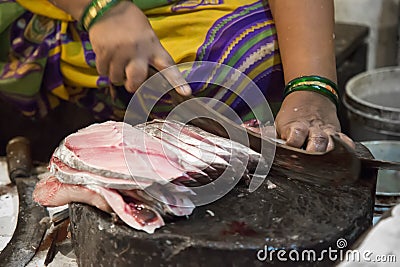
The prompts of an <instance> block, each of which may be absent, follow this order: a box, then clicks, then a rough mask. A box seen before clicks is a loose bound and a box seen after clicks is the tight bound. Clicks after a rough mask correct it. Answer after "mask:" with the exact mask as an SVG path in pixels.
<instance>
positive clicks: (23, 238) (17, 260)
mask: <svg viewBox="0 0 400 267" xmlns="http://www.w3.org/2000/svg"><path fill="white" fill-rule="evenodd" d="M15 183H16V186H17V188H18V197H19V212H18V222H17V227H16V229H15V232H14V235H13V236H12V238H11V240H10V242H9V243H8V244H7V246H6V247H5V248H4V250H3V251H2V252H1V254H0V266H7V267H13V266H15V267H20V266H25V265H27V264H28V263H29V261H30V260H31V259H32V258H33V256H34V255H35V253H36V250H37V249H38V248H39V246H40V243H41V241H42V239H43V236H44V234H45V232H46V227H47V225H46V224H41V223H40V221H41V220H42V219H43V218H44V217H46V216H48V215H47V212H46V209H45V208H43V207H41V206H39V205H38V204H37V203H35V202H34V201H33V200H32V192H33V190H34V188H35V185H36V183H37V179H36V178H24V179H16V180H15Z"/></svg>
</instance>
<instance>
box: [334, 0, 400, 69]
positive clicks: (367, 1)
mask: <svg viewBox="0 0 400 267" xmlns="http://www.w3.org/2000/svg"><path fill="white" fill-rule="evenodd" d="M335 12H336V14H335V16H336V21H338V22H347V23H355V24H363V25H367V26H369V27H370V37H369V39H368V45H369V51H368V63H367V68H368V69H374V68H378V67H383V66H392V65H400V46H399V35H400V26H399V25H400V19H399V17H400V0H335Z"/></svg>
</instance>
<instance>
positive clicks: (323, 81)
mask: <svg viewBox="0 0 400 267" xmlns="http://www.w3.org/2000/svg"><path fill="white" fill-rule="evenodd" d="M295 91H312V92H317V93H319V94H321V95H324V96H326V97H328V98H329V99H330V100H331V101H332V102H333V103H335V105H336V107H337V106H338V105H339V95H338V89H337V85H336V84H335V83H334V82H332V81H331V80H329V79H327V78H324V77H321V76H315V75H314V76H302V77H299V78H295V79H293V80H291V81H290V82H289V83H288V84H287V85H286V87H285V91H284V97H286V96H287V95H289V94H291V93H293V92H295Z"/></svg>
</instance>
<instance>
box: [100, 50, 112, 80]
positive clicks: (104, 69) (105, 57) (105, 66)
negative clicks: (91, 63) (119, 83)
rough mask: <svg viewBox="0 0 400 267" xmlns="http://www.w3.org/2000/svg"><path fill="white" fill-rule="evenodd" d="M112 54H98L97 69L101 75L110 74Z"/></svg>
mask: <svg viewBox="0 0 400 267" xmlns="http://www.w3.org/2000/svg"><path fill="white" fill-rule="evenodd" d="M110 61H111V55H109V54H102V53H99V54H96V69H97V72H98V73H99V75H100V76H108V75H109V67H110Z"/></svg>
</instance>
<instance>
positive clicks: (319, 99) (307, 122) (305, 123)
mask: <svg viewBox="0 0 400 267" xmlns="http://www.w3.org/2000/svg"><path fill="white" fill-rule="evenodd" d="M275 124H276V130H277V132H278V135H279V136H280V138H282V139H284V140H286V144H287V145H290V146H293V147H297V148H301V147H305V148H306V150H307V151H310V152H324V151H326V150H330V149H332V148H333V143H332V139H331V138H330V135H334V134H337V135H338V136H339V137H340V138H341V139H342V140H343V141H344V142H346V143H347V144H348V145H350V146H352V147H354V143H353V141H352V140H351V139H350V138H349V137H347V136H346V135H345V134H343V133H341V132H340V123H339V120H338V117H337V115H336V107H335V105H334V103H333V102H332V101H330V100H329V99H328V98H327V97H325V96H323V95H320V94H318V93H315V92H308V91H298V92H293V93H291V94H289V95H288V96H287V97H286V98H285V100H284V101H283V103H282V107H281V109H280V111H279V113H278V115H277V117H276V120H275Z"/></svg>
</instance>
